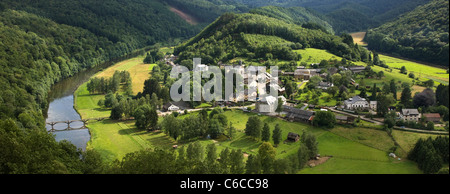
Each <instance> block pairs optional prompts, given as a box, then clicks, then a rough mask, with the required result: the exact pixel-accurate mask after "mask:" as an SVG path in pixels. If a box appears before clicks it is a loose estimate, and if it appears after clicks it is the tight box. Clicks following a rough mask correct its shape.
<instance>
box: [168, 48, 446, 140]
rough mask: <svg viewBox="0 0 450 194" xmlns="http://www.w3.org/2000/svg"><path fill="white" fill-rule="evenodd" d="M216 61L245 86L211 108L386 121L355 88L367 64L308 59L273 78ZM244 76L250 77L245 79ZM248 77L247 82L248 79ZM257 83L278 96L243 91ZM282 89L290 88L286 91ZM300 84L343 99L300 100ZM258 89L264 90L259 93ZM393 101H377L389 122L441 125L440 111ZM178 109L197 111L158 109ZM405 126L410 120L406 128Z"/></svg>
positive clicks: (294, 117) (175, 105) (304, 118)
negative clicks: (423, 110) (320, 113)
mask: <svg viewBox="0 0 450 194" xmlns="http://www.w3.org/2000/svg"><path fill="white" fill-rule="evenodd" d="M176 59H177V57H176V56H174V55H166V56H165V57H164V62H165V63H166V64H167V65H170V66H171V67H175V66H178V64H175V63H174V61H176ZM218 65H219V67H220V69H222V70H223V72H225V73H228V72H226V71H225V69H228V68H232V69H237V71H236V73H237V74H241V75H243V81H244V82H243V83H241V85H244V86H245V90H244V93H243V94H242V93H241V94H232V96H228V98H226V100H225V101H223V102H213V103H211V106H210V107H211V108H212V107H221V108H225V107H226V108H234V109H236V108H238V109H242V110H243V111H244V112H254V113H258V114H262V115H267V116H273V117H280V118H283V119H285V120H288V121H291V122H303V123H308V124H311V125H312V124H313V122H312V121H313V120H314V116H315V113H316V112H317V111H330V112H333V113H334V114H335V119H336V120H335V121H336V122H337V123H341V124H352V123H354V122H355V121H356V120H364V121H367V122H370V123H374V124H375V125H385V124H386V122H385V119H384V116H385V115H380V114H379V111H377V107H378V106H379V103H378V101H377V99H373V98H371V97H370V96H369V95H367V93H368V92H367V91H370V90H373V87H370V86H366V85H365V84H364V83H363V85H362V86H360V83H357V82H356V81H355V79H357V77H358V76H364V74H367V72H368V71H372V70H371V69H370V67H368V66H358V65H354V64H350V65H349V64H345V63H344V64H340V65H336V67H326V68H319V67H320V66H322V65H321V64H319V63H311V64H309V67H310V68H307V67H306V66H296V67H295V70H294V71H284V70H277V72H275V73H276V74H277V75H278V77H273V76H272V74H271V73H274V72H271V73H269V72H264V73H263V74H258V73H257V72H258V70H259V69H262V68H264V70H265V67H264V66H257V68H255V69H251V70H250V71H255V72H247V71H246V65H245V64H243V62H242V61H239V63H238V64H231V65H230V64H224V63H219V64H218ZM193 71H199V72H204V71H208V66H207V65H204V64H201V65H197V66H195V67H193ZM260 72H261V71H260ZM381 73H382V72H381ZM336 74H338V75H337V76H336V77H340V75H346V76H347V79H348V85H347V87H349V88H351V89H349V88H346V87H345V86H342V85H341V86H340V85H335V83H336V80H334V79H333V78H334V77H333V76H334V75H336ZM375 74H376V73H375ZM249 75H250V76H253V77H252V78H250V77H249ZM249 80H251V82H250V83H249ZM257 80H265V83H259V82H257ZM286 80H287V81H286ZM360 80H363V79H360ZM362 82H364V81H362ZM293 83H295V84H293ZM386 84H389V83H386ZM261 85H262V86H264V85H265V86H266V90H267V91H266V93H268V92H269V90H270V89H275V90H277V92H278V95H279V96H278V97H274V96H271V95H268V96H265V97H262V98H260V96H262V95H261V93H260V92H259V91H253V92H250V93H249V91H251V90H249V88H251V87H254V88H256V87H257V88H261ZM292 85H294V87H295V88H292ZM287 87H290V88H288V89H287ZM375 87H376V86H375ZM302 88H303V91H304V90H308V89H305V88H309V90H310V91H311V90H312V91H314V92H317V91H319V92H318V93H331V94H332V96H335V95H336V96H337V95H338V93H344V95H343V96H344V97H345V96H346V97H345V98H340V99H342V100H341V101H339V100H337V102H336V103H335V104H333V105H331V106H330V103H324V104H321V103H320V102H321V101H320V100H319V101H318V100H311V99H306V100H301V99H299V98H298V96H297V98H296V97H295V95H298V93H299V91H300V92H301V91H302ZM377 89H378V91H377V92H380V89H379V88H377ZM287 90H289V91H290V92H288V91H287ZM343 90H344V91H343ZM347 90H352V91H353V92H347ZM295 92H297V93H295ZM262 93H264V91H263V92H262ZM345 94H347V95H345ZM351 94H354V95H351ZM357 94H359V95H357ZM313 95H315V94H313ZM372 96H373V94H372ZM255 99H256V100H255ZM279 101H281V102H279ZM327 101H329V99H327ZM396 103H397V100H395V102H391V103H390V104H387V105H386V104H384V105H383V106H385V108H387V112H384V113H385V114H387V113H389V112H390V113H392V112H395V118H394V119H395V120H394V122H395V123H396V124H398V123H400V124H402V123H424V124H425V125H427V124H428V123H432V124H433V125H434V126H443V123H444V122H443V117H444V115H442V114H440V113H436V112H433V113H421V111H420V110H419V109H420V108H419V109H417V108H401V109H399V108H398V107H395V106H394V104H396ZM184 110H186V111H189V112H190V111H198V110H200V109H194V108H189V107H188V106H187V105H186V103H183V102H170V103H167V104H166V105H164V111H167V113H170V112H178V113H182V112H183V111H184ZM447 117H448V115H447ZM396 124H394V126H390V128H395V129H398V130H405V131H414V132H425V133H431V134H433V133H436V134H440V132H439V131H433V130H423V129H420V128H417V127H406V126H405V125H401V126H398V125H396ZM411 125H412V124H410V125H409V126H411ZM433 128H434V127H433ZM291 135H292V136H299V135H298V134H290V135H289V137H287V138H288V139H290V136H291Z"/></svg>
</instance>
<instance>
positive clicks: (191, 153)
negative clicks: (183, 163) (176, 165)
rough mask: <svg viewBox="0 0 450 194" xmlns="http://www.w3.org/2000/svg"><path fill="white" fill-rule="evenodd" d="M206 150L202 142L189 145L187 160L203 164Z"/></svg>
mask: <svg viewBox="0 0 450 194" xmlns="http://www.w3.org/2000/svg"><path fill="white" fill-rule="evenodd" d="M204 154H205V150H204V148H203V146H202V144H200V142H198V141H196V142H194V143H191V144H189V146H188V148H187V149H186V156H187V159H188V160H190V161H193V162H202V161H203V158H204Z"/></svg>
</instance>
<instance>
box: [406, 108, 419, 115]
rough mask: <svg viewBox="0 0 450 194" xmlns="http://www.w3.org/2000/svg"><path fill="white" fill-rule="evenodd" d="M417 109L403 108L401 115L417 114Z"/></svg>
mask: <svg viewBox="0 0 450 194" xmlns="http://www.w3.org/2000/svg"><path fill="white" fill-rule="evenodd" d="M419 114H420V113H419V111H418V110H417V109H403V110H402V115H403V116H410V115H419Z"/></svg>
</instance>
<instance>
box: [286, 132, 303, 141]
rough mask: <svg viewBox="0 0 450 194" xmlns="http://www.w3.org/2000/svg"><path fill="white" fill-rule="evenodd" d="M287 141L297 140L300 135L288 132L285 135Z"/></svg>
mask: <svg viewBox="0 0 450 194" xmlns="http://www.w3.org/2000/svg"><path fill="white" fill-rule="evenodd" d="M287 139H288V141H293V142H298V141H300V135H299V134H297V133H292V132H290V133H289V134H288V137H287Z"/></svg>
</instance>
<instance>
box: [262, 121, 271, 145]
mask: <svg viewBox="0 0 450 194" xmlns="http://www.w3.org/2000/svg"><path fill="white" fill-rule="evenodd" d="M261 140H262V141H269V140H270V127H269V124H267V123H264V127H263V130H262V134H261Z"/></svg>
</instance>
